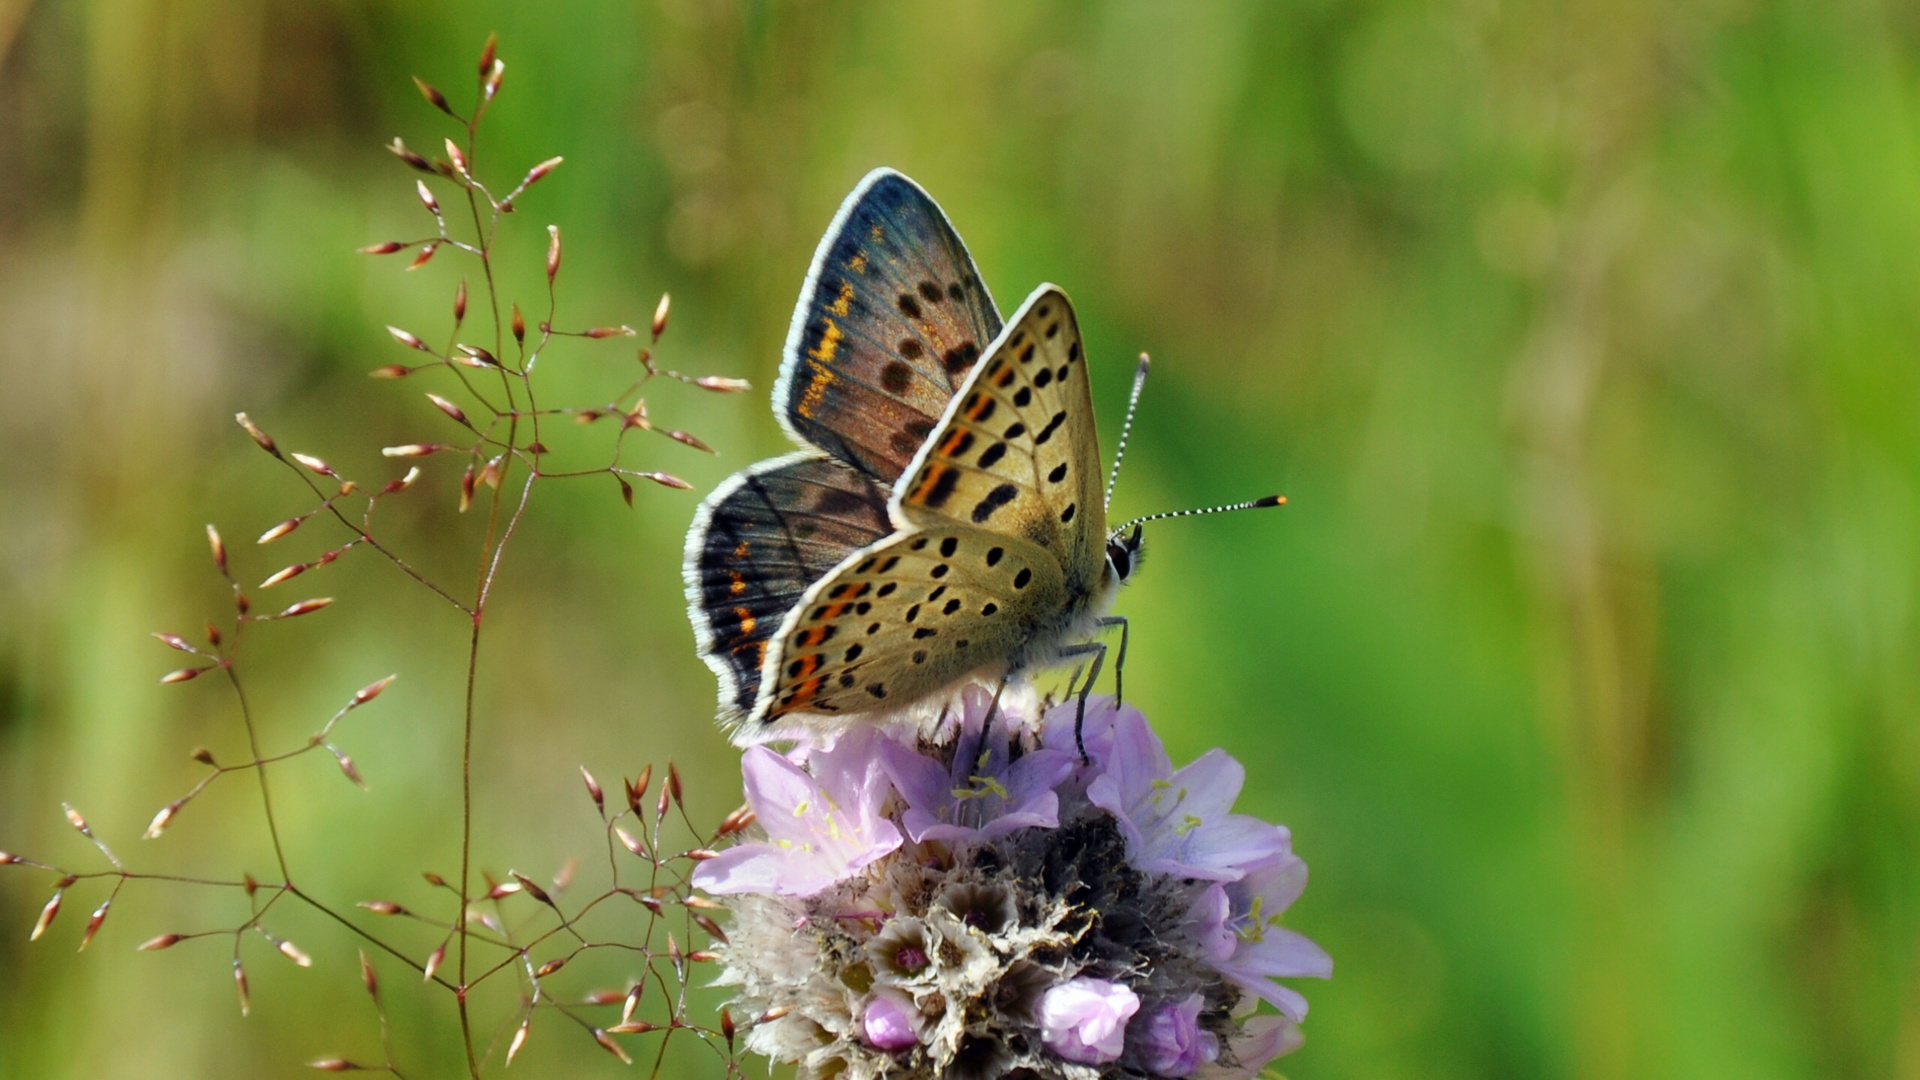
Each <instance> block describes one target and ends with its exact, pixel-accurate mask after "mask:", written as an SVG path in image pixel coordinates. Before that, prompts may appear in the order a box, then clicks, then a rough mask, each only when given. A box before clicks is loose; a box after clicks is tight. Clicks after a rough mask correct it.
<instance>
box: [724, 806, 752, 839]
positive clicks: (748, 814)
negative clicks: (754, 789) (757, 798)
mask: <svg viewBox="0 0 1920 1080" xmlns="http://www.w3.org/2000/svg"><path fill="white" fill-rule="evenodd" d="M757 818H758V815H756V814H755V813H754V812H753V808H752V807H750V806H741V807H737V808H735V809H734V811H733V812H732V813H730V814H728V815H727V816H726V817H725V818H722V819H721V821H720V831H719V833H718V834H717V835H720V836H732V835H733V834H734V833H737V832H741V831H743V830H745V829H746V828H747V827H748V826H750V825H752V824H753V823H754V821H755V820H757Z"/></svg>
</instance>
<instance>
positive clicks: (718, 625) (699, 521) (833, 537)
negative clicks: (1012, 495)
mask: <svg viewBox="0 0 1920 1080" xmlns="http://www.w3.org/2000/svg"><path fill="white" fill-rule="evenodd" d="M886 499H887V492H886V490H885V489H884V488H882V487H880V486H879V485H877V484H875V483H874V482H873V480H872V479H871V478H870V477H868V476H867V475H866V474H865V473H861V472H859V471H857V470H855V469H852V468H850V467H848V466H846V465H844V464H842V463H840V462H839V461H837V460H835V459H833V458H828V457H823V456H821V455H819V454H816V453H813V452H805V453H801V454H794V455H789V456H787V457H784V458H776V459H774V460H772V461H766V462H762V463H761V464H759V465H756V466H754V467H753V468H751V469H748V470H746V471H744V472H741V473H738V474H736V475H735V476H734V477H733V479H731V480H729V481H728V482H727V483H726V484H725V485H723V486H722V487H721V488H720V489H719V490H717V491H715V492H714V493H713V495H712V496H710V497H709V498H708V500H707V502H706V503H705V504H703V505H702V507H701V510H700V515H699V516H698V517H697V518H696V519H695V521H694V526H693V529H692V531H690V532H689V533H688V536H687V552H686V562H685V575H686V585H687V603H688V608H689V610H690V612H691V613H692V618H693V623H694V629H695V633H696V636H697V637H698V638H699V644H700V652H701V654H702V658H703V659H704V660H706V662H707V665H708V666H709V667H711V668H712V669H713V671H714V673H715V674H716V675H717V676H719V678H720V711H721V714H722V716H723V717H728V718H732V719H738V718H740V717H742V716H744V715H746V714H747V713H749V712H751V711H752V709H753V706H754V702H755V701H756V700H757V698H758V696H759V691H760V670H761V666H762V665H763V663H764V662H765V660H766V656H767V651H768V643H769V641H770V640H771V639H772V638H773V636H774V633H775V632H776V631H777V630H778V629H779V628H780V623H781V620H782V619H783V618H785V617H786V615H787V613H788V612H789V611H790V610H792V608H793V606H794V605H795V604H796V603H797V602H798V601H799V600H800V597H801V596H802V595H804V594H805V592H806V591H807V589H808V588H809V587H810V586H812V585H813V584H814V583H815V582H817V581H819V580H820V577H821V575H823V574H825V573H827V572H828V571H829V570H831V569H833V568H834V567H835V566H837V565H838V564H839V563H840V562H841V561H842V560H843V559H845V558H846V557H847V555H848V554H849V553H851V552H853V551H855V550H857V549H859V548H862V547H865V546H866V545H868V544H871V543H873V542H874V541H876V540H879V539H881V538H883V537H885V536H887V535H888V534H890V533H891V532H892V531H893V527H892V526H891V525H890V524H889V523H888V521H887V509H886Z"/></svg>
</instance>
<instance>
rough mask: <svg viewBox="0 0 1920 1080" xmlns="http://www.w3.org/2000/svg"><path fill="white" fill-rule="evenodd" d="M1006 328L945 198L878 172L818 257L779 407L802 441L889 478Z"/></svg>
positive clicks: (797, 315) (778, 393)
mask: <svg viewBox="0 0 1920 1080" xmlns="http://www.w3.org/2000/svg"><path fill="white" fill-rule="evenodd" d="M1000 325H1001V323H1000V316H999V313H998V311H997V309H996V308H995V307H994V305H993V298H992V296H990V295H989V294H988V292H987V288H986V285H985V284H984V283H983V282H982V281H981V280H980V274H979V271H978V270H976V269H975V268H974V265H973V259H972V257H971V256H969V255H968V254H967V249H966V246H965V245H964V244H962V243H961V242H960V237H959V236H958V235H956V234H955V233H954V231H953V226H951V225H950V224H948V223H947V219H946V215H945V214H943V213H941V211H940V208H939V206H937V205H935V203H934V201H933V200H932V198H930V197H929V196H928V195H927V193H926V192H924V191H922V190H921V189H920V187H919V186H918V185H916V184H915V183H914V182H913V181H911V180H908V179H907V178H906V177H904V176H901V175H900V174H899V173H896V172H893V171H892V170H890V169H881V170H876V171H875V172H873V173H870V174H868V176H867V178H866V179H865V180H863V181H862V182H861V184H860V186H859V187H858V188H856V189H854V192H853V194H852V195H850V196H848V198H847V202H846V204H845V205H844V206H843V207H842V208H841V210H840V215H839V217H838V218H836V219H835V221H834V224H833V226H832V227H831V228H829V229H828V231H827V235H826V238H825V239H823V240H822V241H821V243H820V249H819V251H818V252H817V253H816V254H815V256H814V263H813V268H812V270H811V271H810V272H809V274H808V277H807V283H806V285H805V287H804V288H803V289H802V290H801V294H800V304H799V307H798V308H797V309H796V310H795V312H794V317H793V326H792V329H791V330H790V331H789V333H788V336H787V346H786V356H785V359H784V362H783V363H782V365H781V373H780V384H779V386H778V387H776V388H775V390H774V406H775V409H776V411H777V412H778V413H779V414H780V415H781V417H782V420H783V422H784V423H785V425H786V426H787V428H788V430H789V431H790V432H791V433H792V434H793V435H794V436H795V437H796V438H798V439H800V440H803V441H805V442H808V443H811V444H812V445H814V446H817V447H819V448H821V449H822V450H825V451H826V452H827V453H829V454H832V455H833V456H835V457H837V458H839V459H840V460H842V461H845V462H846V463H848V464H849V465H852V466H854V467H855V468H857V469H859V470H861V471H862V472H865V473H867V474H868V475H870V476H873V477H876V478H878V479H879V480H881V481H882V482H883V483H889V484H890V483H892V482H893V481H894V480H895V479H896V478H897V477H899V475H900V474H901V472H902V471H903V470H904V469H905V468H906V465H907V463H908V462H909V461H911V460H912V459H913V456H914V454H915V453H916V452H918V451H919V449H920V446H921V444H922V443H923V442H925V441H926V438H927V436H928V435H929V434H930V433H931V432H932V431H933V428H934V427H935V426H936V424H937V423H938V421H939V418H940V416H941V414H942V413H943V412H944V411H945V410H946V407H947V403H948V401H949V400H950V399H951V398H952V396H953V390H954V388H955V387H956V386H958V385H959V384H960V383H961V381H962V380H964V379H965V378H966V376H967V373H968V372H969V371H970V370H971V369H972V368H973V366H974V362H975V361H976V360H978V359H979V357H980V354H981V352H982V351H983V350H984V349H985V348H986V345H987V343H988V342H990V341H992V340H993V339H994V336H995V335H996V334H998V333H999V331H1000Z"/></svg>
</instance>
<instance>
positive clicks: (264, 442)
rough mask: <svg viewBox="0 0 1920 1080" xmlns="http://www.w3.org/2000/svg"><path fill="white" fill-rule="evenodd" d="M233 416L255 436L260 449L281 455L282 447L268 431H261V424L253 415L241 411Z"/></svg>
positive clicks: (276, 455)
mask: <svg viewBox="0 0 1920 1080" xmlns="http://www.w3.org/2000/svg"><path fill="white" fill-rule="evenodd" d="M233 418H234V420H235V421H237V422H238V423H239V424H240V426H241V427H243V428H246V429H247V434H248V435H251V436H253V441H254V442H255V443H257V444H258V445H259V447H260V449H262V450H265V451H266V452H267V453H269V454H272V455H273V456H274V457H279V456H280V448H279V447H278V446H276V445H274V442H273V439H272V438H270V437H268V435H267V433H266V432H264V431H261V430H260V425H258V424H256V423H254V422H253V419H252V418H251V417H249V416H248V415H247V414H246V413H243V412H240V413H234V414H233Z"/></svg>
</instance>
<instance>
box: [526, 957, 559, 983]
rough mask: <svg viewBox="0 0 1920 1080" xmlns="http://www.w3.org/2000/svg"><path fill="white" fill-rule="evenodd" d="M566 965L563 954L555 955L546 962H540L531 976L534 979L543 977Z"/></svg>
mask: <svg viewBox="0 0 1920 1080" xmlns="http://www.w3.org/2000/svg"><path fill="white" fill-rule="evenodd" d="M566 966H567V958H566V957H564V956H556V957H554V958H553V959H551V960H549V961H547V962H546V963H544V964H541V965H540V967H539V968H538V969H537V970H536V971H534V973H533V977H534V978H536V979H544V978H546V977H547V976H549V975H551V974H553V973H554V972H556V971H559V970H560V969H561V968H563V967H566Z"/></svg>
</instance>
